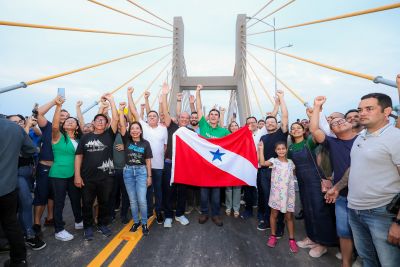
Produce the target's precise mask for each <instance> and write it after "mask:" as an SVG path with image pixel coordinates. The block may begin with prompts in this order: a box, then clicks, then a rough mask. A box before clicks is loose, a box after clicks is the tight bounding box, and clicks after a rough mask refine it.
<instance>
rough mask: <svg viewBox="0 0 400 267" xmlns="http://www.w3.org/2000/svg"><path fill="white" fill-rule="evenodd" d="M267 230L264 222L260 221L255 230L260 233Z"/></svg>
mask: <svg viewBox="0 0 400 267" xmlns="http://www.w3.org/2000/svg"><path fill="white" fill-rule="evenodd" d="M267 228H268V227H267V224H266V223H265V222H264V221H260V223H259V224H258V225H257V230H260V231H265V230H267Z"/></svg>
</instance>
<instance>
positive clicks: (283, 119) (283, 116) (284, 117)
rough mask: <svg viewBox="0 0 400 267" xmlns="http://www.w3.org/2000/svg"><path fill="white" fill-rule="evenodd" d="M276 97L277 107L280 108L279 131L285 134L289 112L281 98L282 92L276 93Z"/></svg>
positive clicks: (282, 97)
mask: <svg viewBox="0 0 400 267" xmlns="http://www.w3.org/2000/svg"><path fill="white" fill-rule="evenodd" d="M276 96H277V97H278V98H279V105H280V107H281V112H282V114H281V129H282V132H284V133H287V131H288V127H289V126H288V124H289V112H288V109H287V106H286V102H285V98H284V96H283V91H277V92H276Z"/></svg>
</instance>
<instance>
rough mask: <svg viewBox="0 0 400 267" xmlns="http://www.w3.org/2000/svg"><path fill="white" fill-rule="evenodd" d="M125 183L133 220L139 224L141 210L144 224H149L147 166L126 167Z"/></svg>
mask: <svg viewBox="0 0 400 267" xmlns="http://www.w3.org/2000/svg"><path fill="white" fill-rule="evenodd" d="M124 182H125V187H126V191H127V193H128V196H129V201H130V204H131V211H132V218H133V221H134V222H135V223H138V222H139V210H140V217H141V219H142V224H147V201H146V193H147V170H146V166H145V165H136V166H135V165H134V166H128V165H127V166H125V168H124Z"/></svg>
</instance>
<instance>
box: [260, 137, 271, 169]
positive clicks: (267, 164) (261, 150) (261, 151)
mask: <svg viewBox="0 0 400 267" xmlns="http://www.w3.org/2000/svg"><path fill="white" fill-rule="evenodd" d="M257 148H258V149H257V156H258V163H259V164H260V166H266V167H268V166H272V163H271V162H269V161H265V158H264V143H263V142H262V141H260V142H258V145H257Z"/></svg>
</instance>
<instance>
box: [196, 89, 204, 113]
mask: <svg viewBox="0 0 400 267" xmlns="http://www.w3.org/2000/svg"><path fill="white" fill-rule="evenodd" d="M201 89H203V85H201V84H198V85H197V87H196V110H197V115H198V116H199V120H200V119H201V117H203V115H204V114H203V108H202V105H201V97H200V90H201Z"/></svg>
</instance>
